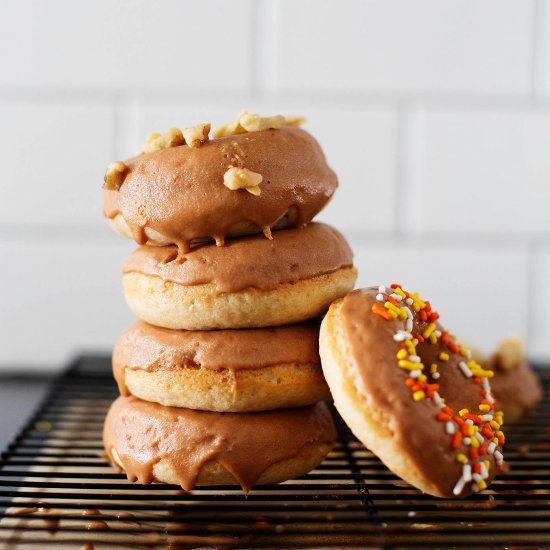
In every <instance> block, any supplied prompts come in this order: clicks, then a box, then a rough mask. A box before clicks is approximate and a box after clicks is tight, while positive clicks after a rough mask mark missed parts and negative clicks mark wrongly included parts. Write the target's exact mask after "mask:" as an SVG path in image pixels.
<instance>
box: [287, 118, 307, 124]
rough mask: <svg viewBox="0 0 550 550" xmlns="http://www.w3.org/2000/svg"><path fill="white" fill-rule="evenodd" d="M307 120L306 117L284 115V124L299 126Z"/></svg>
mask: <svg viewBox="0 0 550 550" xmlns="http://www.w3.org/2000/svg"><path fill="white" fill-rule="evenodd" d="M306 121H307V118H306V117H303V116H287V117H285V122H284V125H285V126H301V125H302V124H304V123H305V122H306Z"/></svg>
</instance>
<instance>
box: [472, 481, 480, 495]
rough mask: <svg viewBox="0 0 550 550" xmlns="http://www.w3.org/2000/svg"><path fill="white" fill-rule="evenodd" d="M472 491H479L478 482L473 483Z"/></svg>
mask: <svg viewBox="0 0 550 550" xmlns="http://www.w3.org/2000/svg"><path fill="white" fill-rule="evenodd" d="M472 493H479V485H478V484H477V483H472Z"/></svg>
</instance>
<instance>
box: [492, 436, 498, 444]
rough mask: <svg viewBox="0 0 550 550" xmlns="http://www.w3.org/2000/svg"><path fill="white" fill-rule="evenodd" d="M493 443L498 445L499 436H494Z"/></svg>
mask: <svg viewBox="0 0 550 550" xmlns="http://www.w3.org/2000/svg"><path fill="white" fill-rule="evenodd" d="M493 443H494V444H495V445H498V438H496V437H493Z"/></svg>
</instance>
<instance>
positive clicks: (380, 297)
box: [376, 294, 386, 302]
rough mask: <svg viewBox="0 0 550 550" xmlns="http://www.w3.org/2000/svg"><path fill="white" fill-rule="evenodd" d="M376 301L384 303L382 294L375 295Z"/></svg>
mask: <svg viewBox="0 0 550 550" xmlns="http://www.w3.org/2000/svg"><path fill="white" fill-rule="evenodd" d="M376 299H377V300H378V301H379V302H385V301H386V299H385V298H384V295H383V294H377V295H376Z"/></svg>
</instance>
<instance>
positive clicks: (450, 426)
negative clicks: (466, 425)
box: [445, 422, 456, 435]
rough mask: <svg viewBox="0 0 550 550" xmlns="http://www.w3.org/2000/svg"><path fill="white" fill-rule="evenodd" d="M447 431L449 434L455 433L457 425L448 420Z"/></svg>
mask: <svg viewBox="0 0 550 550" xmlns="http://www.w3.org/2000/svg"><path fill="white" fill-rule="evenodd" d="M445 431H446V432H447V433H448V434H449V435H453V434H454V433H455V431H456V428H455V425H454V424H453V423H452V422H447V424H445Z"/></svg>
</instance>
